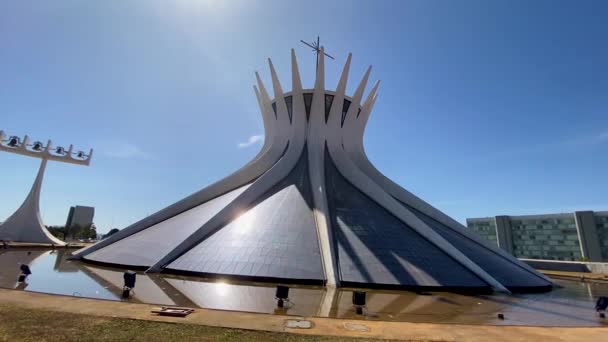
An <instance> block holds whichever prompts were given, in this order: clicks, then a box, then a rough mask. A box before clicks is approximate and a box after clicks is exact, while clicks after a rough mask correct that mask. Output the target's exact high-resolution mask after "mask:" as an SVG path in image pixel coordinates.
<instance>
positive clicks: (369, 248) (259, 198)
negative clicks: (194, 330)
mask: <svg viewBox="0 0 608 342" xmlns="http://www.w3.org/2000/svg"><path fill="white" fill-rule="evenodd" d="M323 56H324V55H323V50H322V49H321V50H320V53H319V54H318V58H319V60H318V68H317V71H316V80H315V85H314V88H312V89H304V88H303V87H302V84H301V81H300V73H299V70H298V67H297V61H296V57H295V53H294V52H293V50H292V63H291V64H292V70H291V76H292V77H291V79H292V84H291V86H292V90H291V91H289V92H284V91H283V86H282V85H281V84H280V82H279V78H278V77H277V74H276V72H275V70H274V67H273V65H272V62H269V64H270V72H271V78H272V88H273V90H274V99H271V98H270V96H269V95H268V93H267V91H266V87H265V86H264V85H263V83H262V81H261V80H260V77H259V76H258V75H256V76H257V81H258V86H257V87H254V88H255V92H256V95H257V98H258V103H259V106H260V110H261V112H262V117H263V119H264V128H265V137H266V138H265V140H264V145H263V146H262V149H261V151H260V152H259V154H258V155H257V156H256V157H255V158H254V159H253V160H252V161H251V162H250V163H248V164H247V165H245V166H244V167H243V168H241V169H240V170H238V171H237V172H235V173H233V174H232V175H230V176H228V177H227V178H225V179H223V180H221V181H219V182H217V183H215V184H212V185H211V186H209V187H207V188H204V189H202V190H200V191H198V192H196V193H194V194H192V195H190V196H189V197H186V198H184V199H183V200H181V201H178V202H177V203H174V204H173V205H170V206H169V207H167V208H165V209H163V210H161V211H159V212H157V213H155V214H153V215H151V216H149V217H146V218H144V219H142V220H141V221H139V222H136V223H134V224H133V225H131V226H129V227H126V228H125V229H122V230H120V231H119V232H118V233H116V234H114V235H112V236H109V237H107V238H106V239H104V240H102V241H100V242H98V243H96V244H94V245H92V246H89V247H87V248H84V249H82V250H80V251H78V252H77V253H76V254H75V256H74V258H76V259H82V260H84V261H87V262H92V263H99V264H106V265H113V266H123V267H128V268H139V269H145V270H147V272H149V273H154V272H166V273H178V274H187V275H201V276H205V277H221V278H222V279H226V278H232V279H240V280H253V281H267V282H280V283H297V284H319V285H326V286H327V287H328V288H330V289H331V288H335V287H337V286H348V287H367V288H371V287H374V288H404V289H416V290H446V291H447V290H450V291H468V292H474V293H481V292H490V291H501V292H509V291H519V292H526V291H546V290H550V289H551V288H552V285H553V284H552V282H551V280H549V279H548V278H546V277H545V276H544V275H542V274H540V273H538V272H537V271H535V270H534V269H532V268H531V267H529V266H528V265H526V264H524V263H522V262H520V261H519V260H517V259H516V258H514V257H513V256H512V255H510V254H509V253H506V252H504V251H503V250H501V249H500V248H497V247H496V245H494V246H492V245H490V244H488V243H486V242H485V241H484V240H483V239H481V238H479V237H478V236H477V234H474V233H472V232H470V231H468V230H467V229H466V227H464V226H462V225H461V224H459V223H458V222H456V221H455V220H453V219H452V218H450V217H448V216H447V215H445V214H444V213H442V212H440V211H439V210H437V209H435V208H434V207H432V206H431V205H429V204H428V203H426V202H424V201H423V200H421V199H419V198H418V197H416V196H415V195H413V194H412V193H410V192H408V191H406V190H405V189H403V188H401V187H400V186H398V185H397V184H396V183H394V182H392V181H391V180H389V179H388V178H386V177H385V176H384V175H382V174H381V173H380V172H379V171H378V170H377V169H376V168H374V166H373V165H372V164H371V163H370V162H369V160H368V158H367V156H366V154H365V151H364V148H363V133H364V130H365V126H366V123H367V120H368V117H369V115H370V113H371V111H372V107H373V106H374V103H375V101H376V99H377V95H376V94H377V89H378V83H376V85H375V86H374V87H373V88H372V89H371V91H370V92H369V94H368V95H367V97H366V99H365V100H364V101H362V100H363V93H364V91H365V86H366V84H367V81H368V78H369V75H370V71H371V68H370V69H368V71H367V72H366V74H365V75H364V77H363V79H362V81H361V82H360V83H359V85H358V86H357V88H356V90H355V92H354V94H353V96H352V97H351V96H347V95H346V94H345V89H346V83H347V78H348V74H349V68H350V60H351V56H350V55H349V56H348V58H347V60H346V65H345V66H344V69H343V72H342V75H341V77H340V80H339V82H338V86H337V89H335V90H327V89H326V88H325V72H324V69H325V67H324V57H323ZM202 157H203V156H201V158H202ZM412 167H415V165H413V166H412Z"/></svg>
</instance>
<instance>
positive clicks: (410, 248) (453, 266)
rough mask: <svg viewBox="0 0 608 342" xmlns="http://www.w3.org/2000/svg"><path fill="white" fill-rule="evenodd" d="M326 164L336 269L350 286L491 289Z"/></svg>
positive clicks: (329, 163)
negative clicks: (377, 285) (378, 285)
mask: <svg viewBox="0 0 608 342" xmlns="http://www.w3.org/2000/svg"><path fill="white" fill-rule="evenodd" d="M325 160H326V171H325V172H326V173H325V175H326V181H327V194H328V196H327V197H328V203H329V211H330V213H331V225H332V231H333V234H334V241H335V248H336V253H337V259H338V262H337V264H338V267H339V274H340V279H341V280H342V282H343V283H344V284H345V285H347V286H348V285H349V284H350V285H353V286H354V285H356V284H382V285H392V286H404V287H408V286H409V287H446V288H460V287H470V288H487V287H488V285H487V284H486V283H485V282H484V281H482V280H481V279H479V278H478V277H477V276H476V275H475V274H473V273H472V272H470V271H469V270H468V269H466V268H465V267H464V266H462V265H461V264H460V263H458V262H457V261H455V260H454V259H452V258H451V257H450V256H449V255H447V254H446V253H445V252H443V251H442V250H441V249H439V248H438V247H436V246H435V245H434V244H432V243H431V242H429V241H428V240H426V239H425V238H423V237H422V236H421V235H420V234H418V233H417V232H416V231H414V230H413V229H412V228H410V227H409V226H407V225H406V224H404V223H403V222H401V221H400V220H399V219H397V218H396V217H394V216H393V215H392V214H390V213H389V212H388V211H386V210H385V209H384V208H382V207H381V206H379V205H378V204H377V203H376V202H374V201H373V200H372V199H370V198H369V197H367V196H366V195H364V194H363V193H361V192H360V191H359V190H358V189H357V188H355V187H354V186H353V185H351V184H350V183H349V182H348V181H346V180H345V179H344V178H343V176H342V175H341V174H340V173H339V171H338V170H337V169H336V167H335V166H334V164H333V162H332V161H331V157H330V156H329V154H327V153H326V159H325Z"/></svg>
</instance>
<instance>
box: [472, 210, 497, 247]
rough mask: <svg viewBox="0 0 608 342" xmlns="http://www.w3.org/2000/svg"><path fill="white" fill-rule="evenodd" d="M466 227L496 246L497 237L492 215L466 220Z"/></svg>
mask: <svg viewBox="0 0 608 342" xmlns="http://www.w3.org/2000/svg"><path fill="white" fill-rule="evenodd" d="M467 228H469V229H471V230H473V231H474V232H476V233H477V234H479V235H480V236H481V237H482V238H484V239H486V240H488V241H490V242H492V243H493V244H495V245H496V246H498V238H497V237H496V221H495V220H494V218H493V217H488V218H487V219H474V220H467Z"/></svg>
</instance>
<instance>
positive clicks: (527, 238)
mask: <svg viewBox="0 0 608 342" xmlns="http://www.w3.org/2000/svg"><path fill="white" fill-rule="evenodd" d="M511 230H512V234H513V235H512V236H513V254H514V255H515V256H516V257H519V258H530V259H544V260H569V261H575V260H580V259H581V258H582V255H581V247H580V242H579V241H578V233H577V230H576V222H575V220H574V215H563V216H559V217H538V218H537V217H534V218H525V216H520V217H513V218H512V219H511Z"/></svg>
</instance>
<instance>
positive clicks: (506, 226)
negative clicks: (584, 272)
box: [467, 211, 608, 261]
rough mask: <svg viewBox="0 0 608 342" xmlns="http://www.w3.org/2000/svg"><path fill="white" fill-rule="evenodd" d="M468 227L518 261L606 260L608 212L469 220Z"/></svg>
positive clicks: (580, 212)
mask: <svg viewBox="0 0 608 342" xmlns="http://www.w3.org/2000/svg"><path fill="white" fill-rule="evenodd" d="M467 227H468V228H469V229H471V230H474V231H475V232H477V233H478V234H479V235H481V236H482V237H483V238H484V239H486V240H488V241H490V242H491V243H493V244H496V245H497V246H499V247H500V248H502V249H504V250H505V251H507V252H509V253H511V254H513V255H514V256H516V257H518V258H528V259H545V260H568V261H608V211H602V212H593V211H577V212H574V213H563V214H545V215H526V216H496V217H482V218H470V219H467Z"/></svg>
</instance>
